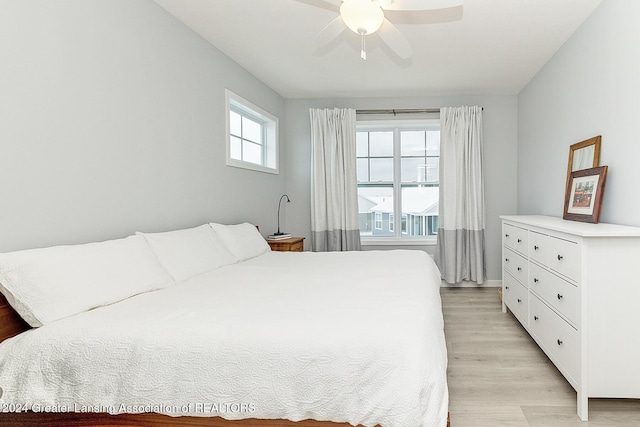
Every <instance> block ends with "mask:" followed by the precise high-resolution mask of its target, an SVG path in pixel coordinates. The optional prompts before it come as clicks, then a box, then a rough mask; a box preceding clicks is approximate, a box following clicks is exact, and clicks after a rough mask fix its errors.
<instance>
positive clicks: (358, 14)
mask: <svg viewBox="0 0 640 427" xmlns="http://www.w3.org/2000/svg"><path fill="white" fill-rule="evenodd" d="M298 1H300V2H303V3H307V4H312V5H315V6H320V7H323V8H327V7H328V6H333V7H331V10H335V11H336V12H338V13H339V15H338V17H336V18H335V19H334V20H333V21H331V22H330V23H329V24H328V25H327V26H326V27H324V28H323V29H322V31H320V33H319V34H318V35H317V36H316V38H315V40H314V43H313V44H314V46H315V47H316V49H317V48H320V47H323V46H325V45H327V44H328V43H329V42H331V41H332V40H333V39H335V38H336V37H338V36H339V35H340V34H342V32H343V31H344V30H346V29H347V28H349V29H350V30H351V31H353V32H354V33H356V34H359V35H360V36H361V44H362V49H361V51H360V57H361V58H362V59H363V60H366V59H367V52H366V46H365V36H368V35H370V34H373V33H375V32H377V33H378V34H379V35H380V38H382V40H383V41H384V42H385V43H386V44H387V46H389V47H390V48H391V50H393V51H394V52H395V53H396V54H397V55H398V56H399V57H400V58H402V59H407V58H409V57H410V56H411V55H412V54H413V49H411V45H409V42H408V41H407V39H405V38H404V36H403V35H402V33H400V31H399V30H398V29H397V28H396V26H395V25H393V24H392V23H391V22H390V21H389V20H388V19H387V18H386V17H385V12H384V11H387V12H388V15H389V17H393V18H392V19H394V20H396V21H398V22H403V23H405V22H406V23H435V22H449V21H456V20H459V19H461V18H462V2H463V0H298Z"/></svg>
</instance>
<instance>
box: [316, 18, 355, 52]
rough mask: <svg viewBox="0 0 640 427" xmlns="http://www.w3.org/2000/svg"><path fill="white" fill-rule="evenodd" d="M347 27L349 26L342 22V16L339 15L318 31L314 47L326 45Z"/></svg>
mask: <svg viewBox="0 0 640 427" xmlns="http://www.w3.org/2000/svg"><path fill="white" fill-rule="evenodd" d="M346 29H347V26H346V25H344V22H342V18H341V17H340V16H337V17H336V18H335V19H334V20H333V21H331V22H329V24H327V26H326V27H324V28H323V29H322V30H321V31H320V32H319V33H318V35H317V36H316V38H315V39H314V40H313V46H314V48H315V49H319V48H321V47H323V46H326V45H327V44H329V43H330V42H331V41H332V40H333V39H335V38H336V37H338V36H339V35H340V34H342V32H343V31H344V30H346Z"/></svg>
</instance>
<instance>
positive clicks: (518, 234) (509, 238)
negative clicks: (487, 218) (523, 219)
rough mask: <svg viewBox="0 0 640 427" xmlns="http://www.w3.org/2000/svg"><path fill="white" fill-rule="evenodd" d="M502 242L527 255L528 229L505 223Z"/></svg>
mask: <svg viewBox="0 0 640 427" xmlns="http://www.w3.org/2000/svg"><path fill="white" fill-rule="evenodd" d="M502 232H503V239H502V242H503V243H504V244H505V245H506V246H508V247H510V248H511V249H513V250H515V251H518V252H520V253H521V254H524V255H525V256H526V255H527V241H528V231H527V230H525V229H523V228H520V227H515V226H513V225H510V224H504V226H503V229H502Z"/></svg>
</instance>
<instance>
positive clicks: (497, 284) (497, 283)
mask: <svg viewBox="0 0 640 427" xmlns="http://www.w3.org/2000/svg"><path fill="white" fill-rule="evenodd" d="M441 286H442V287H443V288H501V287H502V280H485V281H484V283H482V284H480V285H479V284H477V283H476V282H460V283H456V284H455V285H452V284H450V283H447V282H445V281H444V280H443V281H442V285H441Z"/></svg>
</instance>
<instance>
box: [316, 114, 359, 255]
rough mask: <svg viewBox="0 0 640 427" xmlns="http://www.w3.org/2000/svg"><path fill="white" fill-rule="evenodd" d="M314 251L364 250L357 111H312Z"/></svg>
mask: <svg viewBox="0 0 640 427" xmlns="http://www.w3.org/2000/svg"><path fill="white" fill-rule="evenodd" d="M309 113H310V118H311V147H312V148H311V250H312V251H316V252H320V251H352V250H360V224H359V220H358V182H357V171H356V111H355V110H352V109H339V108H334V109H311V110H309Z"/></svg>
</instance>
